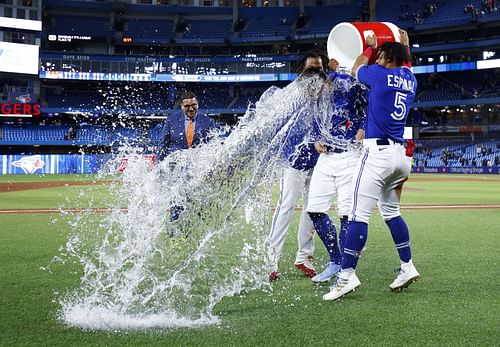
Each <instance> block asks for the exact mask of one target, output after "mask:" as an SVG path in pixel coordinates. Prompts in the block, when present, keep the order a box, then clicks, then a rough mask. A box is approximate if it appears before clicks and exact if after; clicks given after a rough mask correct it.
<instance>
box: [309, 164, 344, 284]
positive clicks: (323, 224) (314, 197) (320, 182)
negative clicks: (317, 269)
mask: <svg viewBox="0 0 500 347" xmlns="http://www.w3.org/2000/svg"><path fill="white" fill-rule="evenodd" d="M332 165H333V166H332ZM334 167H335V163H334V158H333V157H332V154H321V155H320V158H319V159H318V163H317V164H316V167H315V168H314V172H313V175H312V178H311V184H310V187H309V199H308V204H307V212H308V213H309V216H310V218H311V220H312V221H313V223H314V228H315V229H316V232H317V233H318V236H319V237H320V239H321V241H322V242H323V245H324V246H325V248H326V250H327V252H328V255H329V257H330V261H329V262H328V264H327V266H326V267H325V270H324V271H323V272H321V273H320V274H318V275H316V276H314V277H313V278H312V281H313V282H318V283H319V282H327V281H329V280H330V279H331V278H332V277H334V276H335V275H336V274H337V273H338V271H339V270H340V261H341V256H340V250H339V247H338V243H337V232H336V230H335V225H334V223H333V222H332V220H331V219H330V217H329V216H328V214H327V211H328V210H329V209H330V205H331V201H332V199H333V198H334V196H335V194H336V185H335V177H334V176H333V175H332V174H331V173H330V172H331V171H332V170H334Z"/></svg>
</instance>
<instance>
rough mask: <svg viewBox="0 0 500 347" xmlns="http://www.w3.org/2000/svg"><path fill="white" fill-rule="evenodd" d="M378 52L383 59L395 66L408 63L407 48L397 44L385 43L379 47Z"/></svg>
mask: <svg viewBox="0 0 500 347" xmlns="http://www.w3.org/2000/svg"><path fill="white" fill-rule="evenodd" d="M380 52H381V53H382V52H383V53H384V56H385V59H386V60H387V61H389V62H391V63H395V64H396V65H397V66H402V65H403V64H404V63H408V62H409V61H410V56H409V54H408V47H406V46H404V45H403V44H402V43H399V42H389V41H386V42H384V43H383V44H382V46H380Z"/></svg>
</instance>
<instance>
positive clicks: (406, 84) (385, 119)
mask: <svg viewBox="0 0 500 347" xmlns="http://www.w3.org/2000/svg"><path fill="white" fill-rule="evenodd" d="M358 80H359V81H360V82H363V83H366V84H367V85H368V86H370V89H371V91H370V97H369V101H368V117H367V124H366V129H365V137H366V138H380V139H391V140H393V141H396V142H400V143H403V142H404V139H403V133H404V126H405V124H406V119H407V118H408V113H409V112H410V107H411V105H412V103H413V100H414V99H415V93H416V90H417V80H416V78H415V76H414V75H413V73H412V72H411V71H410V69H409V68H407V67H404V66H403V67H399V68H393V69H387V68H385V67H383V66H381V65H379V64H374V65H369V66H366V65H362V66H361V67H360V68H359V69H358Z"/></svg>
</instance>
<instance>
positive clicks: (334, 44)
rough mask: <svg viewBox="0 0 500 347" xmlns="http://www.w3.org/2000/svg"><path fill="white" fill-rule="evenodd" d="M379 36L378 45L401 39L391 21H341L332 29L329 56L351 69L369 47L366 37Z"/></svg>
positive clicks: (328, 42) (328, 45)
mask: <svg viewBox="0 0 500 347" xmlns="http://www.w3.org/2000/svg"><path fill="white" fill-rule="evenodd" d="M371 34H375V35H376V36H377V46H380V45H381V44H383V43H384V42H386V41H397V42H399V41H400V37H399V31H398V27H397V26H396V25H394V24H392V23H389V22H354V23H339V24H337V25H336V26H335V27H333V29H332V30H331V31H330V35H328V41H327V49H328V57H329V58H330V59H332V58H333V59H335V60H337V61H338V62H339V65H340V66H341V67H344V68H346V69H350V68H351V67H352V65H353V64H354V61H355V60H356V58H357V57H358V56H359V55H360V54H361V53H362V52H363V51H364V50H365V49H366V48H367V47H368V46H367V45H366V41H365V39H366V37H368V36H370V35H371Z"/></svg>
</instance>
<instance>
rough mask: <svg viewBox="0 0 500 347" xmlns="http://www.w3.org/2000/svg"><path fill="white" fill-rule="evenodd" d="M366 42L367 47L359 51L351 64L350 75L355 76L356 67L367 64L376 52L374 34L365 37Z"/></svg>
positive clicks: (356, 73) (375, 37) (356, 72)
mask: <svg viewBox="0 0 500 347" xmlns="http://www.w3.org/2000/svg"><path fill="white" fill-rule="evenodd" d="M366 44H367V46H368V48H367V49H365V50H364V51H363V53H361V54H360V55H359V56H358V57H357V58H356V60H355V61H354V65H353V66H352V69H351V75H352V76H354V77H355V78H357V76H358V69H359V67H360V66H362V65H368V62H369V61H370V58H371V57H372V56H373V55H374V54H377V52H376V49H377V36H375V34H373V35H370V36H368V37H367V38H366Z"/></svg>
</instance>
